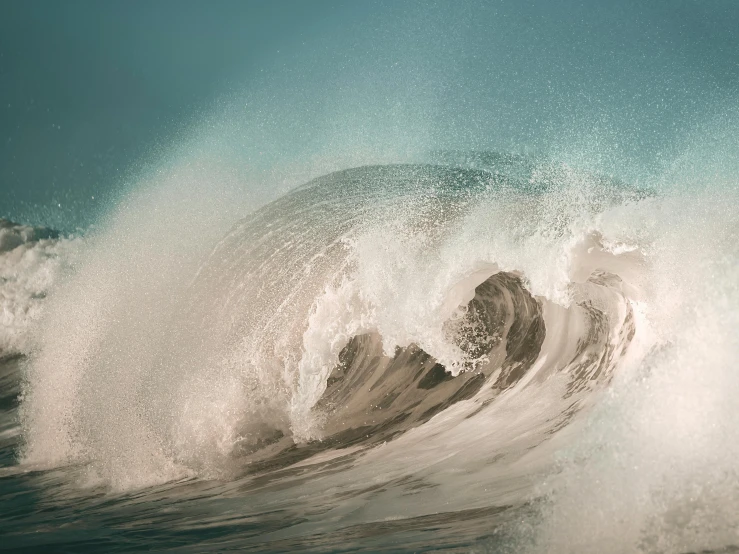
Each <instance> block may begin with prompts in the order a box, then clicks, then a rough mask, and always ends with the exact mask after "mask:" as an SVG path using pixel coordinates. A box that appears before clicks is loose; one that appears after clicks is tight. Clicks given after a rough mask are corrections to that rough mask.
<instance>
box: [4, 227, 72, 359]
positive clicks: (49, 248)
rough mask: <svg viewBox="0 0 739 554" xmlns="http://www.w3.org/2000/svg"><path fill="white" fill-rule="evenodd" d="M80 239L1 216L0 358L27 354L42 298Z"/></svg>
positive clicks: (62, 269)
mask: <svg viewBox="0 0 739 554" xmlns="http://www.w3.org/2000/svg"><path fill="white" fill-rule="evenodd" d="M80 240H81V239H79V238H63V237H61V236H60V235H59V233H58V232H56V231H54V230H53V229H49V228H47V227H31V226H28V225H20V224H18V223H14V222H12V221H9V220H7V219H0V358H5V357H9V356H15V355H18V354H24V353H27V350H28V348H29V345H30V338H29V337H30V333H29V329H30V328H31V326H32V324H33V323H34V322H35V321H37V320H38V319H39V317H40V316H41V313H42V305H43V302H42V301H43V299H44V298H45V297H46V295H47V294H48V293H49V291H50V290H51V289H52V287H53V286H54V284H55V283H56V282H57V280H58V278H59V276H60V274H61V273H62V272H63V271H64V270H65V268H66V267H68V266H69V264H70V263H71V260H72V259H73V257H74V252H75V251H76V250H77V245H78V243H79V242H80Z"/></svg>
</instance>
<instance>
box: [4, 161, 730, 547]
mask: <svg viewBox="0 0 739 554" xmlns="http://www.w3.org/2000/svg"><path fill="white" fill-rule="evenodd" d="M474 160H475V163H470V162H469V159H467V161H465V162H464V163H462V162H461V161H460V160H456V162H455V163H450V162H449V161H448V160H441V161H442V162H443V163H440V160H439V158H437V163H435V164H415V165H412V164H406V165H382V166H365V167H358V168H354V169H348V170H344V171H339V172H335V173H331V174H329V175H326V176H323V177H320V178H317V179H314V180H312V181H310V182H309V183H307V184H305V185H304V186H302V187H299V188H297V189H295V190H293V191H292V192H290V193H288V194H286V195H284V196H282V197H281V198H278V199H277V200H275V201H273V202H271V203H269V204H266V205H265V206H263V207H261V208H259V209H257V210H256V211H254V212H253V213H252V214H251V215H249V216H247V217H246V218H245V219H243V220H242V221H240V222H239V223H238V224H236V225H235V226H234V227H233V228H231V229H230V231H228V232H227V233H226V234H225V236H223V237H222V238H221V239H220V240H219V241H217V245H216V246H215V248H212V247H211V246H210V245H211V244H212V243H213V242H214V240H215V237H216V236H217V234H218V233H222V229H220V228H218V227H217V226H213V228H212V229H210V230H208V231H203V230H202V229H199V228H198V227H197V225H195V224H194V223H193V221H194V220H195V218H193V219H188V220H187V224H184V220H183V217H182V212H181V211H177V210H179V208H177V209H175V208H172V210H171V211H170V212H167V213H168V214H169V215H165V216H163V217H158V218H153V217H152V218H151V219H148V218H147V217H148V216H147V214H148V215H153V214H152V212H151V209H150V206H151V205H154V204H155V205H156V206H157V210H158V209H160V208H161V206H162V204H161V202H158V203H154V204H149V203H150V202H151V198H150V197H145V198H143V199H141V198H140V199H139V200H137V201H134V202H133V203H132V204H131V205H129V206H127V207H126V208H125V209H122V210H121V212H120V213H119V214H118V215H117V216H116V217H115V218H113V220H112V222H111V224H110V225H109V226H108V227H107V228H106V229H104V230H103V231H100V232H98V233H96V234H95V235H94V236H91V237H89V238H86V239H84V245H83V246H80V242H81V241H82V239H72V240H70V239H59V238H56V237H54V236H53V235H51V234H49V233H47V234H45V235H44V234H43V233H42V232H41V231H36V230H29V229H27V228H20V227H10V226H9V225H6V226H4V227H3V231H2V232H4V233H9V234H4V235H0V244H2V245H5V244H6V242H8V241H11V242H12V241H15V242H13V244H12V245H10V246H9V247H8V248H4V250H3V251H2V254H1V255H2V256H3V257H2V258H1V259H2V263H3V264H4V265H3V268H6V269H4V271H5V272H6V273H7V271H10V270H9V269H7V268H10V267H13V268H15V269H13V270H12V271H13V272H14V273H13V274H14V275H15V277H14V278H12V279H11V278H8V277H4V281H3V284H2V287H3V288H2V294H3V295H4V296H3V298H4V299H5V300H4V301H5V303H6V305H7V304H8V302H10V303H11V304H12V303H13V302H17V301H22V302H23V303H24V308H22V309H18V308H13V307H11V308H7V307H6V308H5V310H4V313H5V314H6V315H5V317H6V318H8V317H10V318H11V319H12V323H13V324H12V325H8V326H5V327H4V331H3V332H6V329H15V328H25V326H26V322H25V320H26V319H29V320H30V319H36V316H35V315H34V314H35V310H36V309H37V308H36V297H38V296H39V295H41V296H42V295H43V294H44V293H45V291H46V289H47V288H48V287H49V284H48V283H47V280H48V279H52V277H53V275H54V274H55V273H54V272H55V271H56V269H55V268H56V264H61V263H62V262H61V261H60V252H62V251H66V250H65V249H68V248H71V247H70V244H76V245H77V246H75V248H81V250H82V252H81V253H80V254H79V258H80V259H79V262H78V263H76V264H75V269H74V272H73V274H71V275H69V276H68V277H67V278H65V281H64V284H63V286H60V287H58V289H56V290H55V292H54V294H52V295H51V297H50V298H48V299H47V300H45V301H44V304H43V309H44V310H45V317H44V318H43V319H42V321H41V324H40V328H39V331H38V336H37V337H36V339H35V340H34V341H33V343H30V342H29V343H28V344H26V343H23V341H21V340H20V339H18V338H17V336H20V335H21V333H20V331H19V332H17V333H16V332H15V331H12V332H11V334H10V335H9V336H7V337H6V336H3V337H2V340H3V341H4V342H3V343H2V344H1V345H0V347H2V348H3V349H4V350H8V351H13V349H15V351H18V352H23V353H24V354H26V355H28V364H27V368H26V370H25V381H24V382H25V385H24V388H23V401H22V404H21V411H20V413H21V426H22V430H23V439H24V443H23V447H22V454H21V457H22V461H23V464H24V465H25V466H26V467H32V468H42V469H43V468H53V467H60V466H64V467H68V466H71V467H75V468H77V470H78V471H80V472H81V475H82V476H84V480H85V481H86V482H90V483H96V484H104V485H105V486H107V487H110V488H112V489H113V490H117V491H127V490H135V489H139V488H141V487H149V486H153V485H157V484H161V483H166V482H170V481H173V480H180V479H191V478H198V479H218V480H224V481H227V482H238V481H239V480H241V479H246V478H250V477H249V476H254V475H265V474H274V472H279V471H282V470H283V469H286V468H299V467H306V464H308V465H310V464H313V465H315V464H320V463H330V461H331V460H334V459H341V460H344V462H343V465H341V466H340V467H339V469H337V470H335V471H332V472H329V473H327V474H325V475H323V474H322V475H321V477H320V479H319V478H316V479H314V480H309V479H306V480H304V481H301V482H300V484H299V485H291V486H295V487H298V486H299V487H300V498H318V497H321V498H324V497H325V495H329V496H330V497H331V498H334V500H335V501H336V502H335V506H336V505H339V501H338V500H337V499H339V498H340V499H342V502H343V503H346V502H348V500H346V498H348V497H351V496H352V494H354V495H362V494H366V493H367V491H368V490H370V489H371V490H372V491H374V492H373V493H372V500H371V501H368V504H367V506H365V508H363V511H362V513H361V514H354V515H353V516H349V515H346V516H345V517H344V516H340V517H339V516H337V517H338V519H334V520H331V521H333V523H330V524H329V523H326V521H328V520H321V521H324V524H325V525H336V526H337V527H340V526H346V525H347V524H349V523H351V522H355V523H356V522H366V521H377V520H387V519H388V518H389V519H393V518H397V517H401V516H402V517H403V518H418V517H424V516H427V515H429V514H434V513H439V512H442V511H443V512H460V513H467V512H465V510H472V509H478V508H483V507H489V506H501V507H504V506H532V504H531V502H532V501H534V500H535V499H538V500H537V502H536V503H535V504H533V505H535V506H537V507H536V508H535V510H534V511H535V513H536V514H537V515H532V516H531V518H533V519H529V518H528V517H527V521H536V522H537V524H536V525H535V526H534V527H535V529H536V531H535V532H531V533H527V532H525V529H524V528H523V527H520V526H519V524H518V523H511V524H510V525H509V526H508V527H507V529H508V531H506V532H510V533H511V534H513V535H515V536H517V537H518V538H517V539H516V540H517V541H518V543H517V544H519V546H521V545H528V547H530V548H532V549H533V548H536V547H537V545H538V547H541V548H544V546H543V545H546V548H549V549H550V550H549V551H552V549H553V550H554V551H559V550H561V551H573V548H574V550H577V549H578V548H579V547H582V548H586V547H587V545H592V544H598V545H604V544H612V545H614V546H613V549H612V551H614V552H620V551H624V548H626V550H629V549H630V548H632V547H633V548H637V547H639V548H645V549H647V550H649V551H674V548H677V547H678V546H679V548H702V549H706V548H723V547H726V546H727V545H731V544H736V543H737V542H739V540H738V539H737V532H739V530H738V529H737V527H736V521H735V518H734V517H733V515H732V514H736V513H737V509H738V508H739V488H738V485H737V484H738V483H739V480H737V479H736V475H735V471H736V470H735V467H736V464H735V462H734V460H735V459H736V455H737V452H735V451H736V449H737V447H736V446H735V445H736V444H739V442H738V441H736V440H734V439H735V438H736V431H735V429H734V428H733V425H732V424H731V421H735V419H732V418H733V417H734V416H736V415H737V406H736V403H735V402H734V401H733V400H732V399H733V398H735V397H736V396H735V394H736V393H737V392H739V390H738V389H739V380H738V379H737V378H736V375H735V361H736V360H737V359H739V358H738V357H737V339H736V334H735V332H734V329H736V325H737V323H739V322H738V321H737V311H736V306H737V301H738V300H739V299H738V297H737V295H738V294H739V291H737V283H739V273H738V270H737V268H738V267H739V264H737V260H738V259H739V256H737V254H738V250H737V248H738V247H737V241H736V238H737V230H738V228H737V225H738V223H737V218H736V209H735V206H736V205H739V204H737V203H736V201H737V200H739V199H737V198H736V195H735V193H734V192H733V191H731V190H730V189H727V190H725V191H724V192H723V193H722V195H721V196H720V197H719V196H718V195H707V194H705V191H702V192H695V193H691V192H674V193H666V192H664V191H653V190H645V189H638V188H634V187H630V186H627V185H626V184H624V183H622V182H620V181H618V180H617V179H614V178H606V177H603V176H599V175H596V174H594V173H591V172H587V171H581V170H577V169H575V168H573V167H570V166H568V165H565V164H557V163H554V162H551V161H540V160H533V159H530V158H527V157H518V156H513V155H499V154H482V155H477V156H475V158H474ZM159 200H161V199H159ZM137 202H138V203H137ZM191 209H192V210H194V211H195V212H197V209H196V208H194V207H191ZM165 211H166V208H165ZM131 214H135V216H132V215H131ZM158 215H159V216H161V213H159V212H158ZM155 220H156V221H155ZM178 220H179V222H180V226H179V227H178V226H176V222H177V221H178ZM173 224H175V225H174V226H173ZM186 226H187V227H192V229H190V230H186V229H183V227H186ZM6 229H8V230H7V231H6ZM39 233H41V234H39ZM42 235H43V236H42ZM6 237H10V238H6ZM18 241H20V242H18ZM75 241H76V242H75ZM16 243H17V244H16ZM8 244H10V243H8ZM13 245H15V247H14V249H11V247H13ZM76 255H77V254H75V256H76ZM11 264H15V265H12V266H11ZM19 264H25V265H22V266H21V265H19ZM50 264H51V265H50ZM51 266H53V267H51ZM13 291H15V292H13ZM18 291H20V292H18ZM11 295H15V296H13V297H11ZM9 298H10V300H8V299H9ZM14 299H21V300H14ZM8 314H10V315H8ZM16 321H17V322H18V323H17V324H16V323H15V322H16ZM13 337H16V338H13ZM347 460H348V461H347ZM285 479H287V478H285ZM290 482H291V483H292V481H290ZM542 483H543V484H542ZM286 486H287V485H286ZM367 487H370V489H367ZM372 487H375V488H372ZM347 490H348V491H349V492H347ZM327 491H329V492H327ZM331 491H335V494H336V496H335V497H334V496H331V495H332V494H333V493H332V492H331ZM695 491H700V493H699V494H697V493H696V492H695ZM342 495H343V496H342ZM347 495H348V497H347ZM541 499H546V501H543V500H541ZM324 501H325V498H324ZM295 502H298V501H297V500H295ZM328 502H329V503H330V502H331V501H328ZM627 516H628V517H627ZM353 518H356V519H353ZM314 519H315V520H316V521H317V520H320V515H316V516H315V517H314ZM532 525H533V524H532ZM676 537H677V538H676ZM527 541H528V542H527ZM578 541H579V542H578ZM670 541H673V542H670ZM645 545H646V546H645ZM676 545H677V546H676ZM546 548H544V549H546ZM660 549H661V550H660ZM607 550H608V549H607V548H606V547H603V549H602V550H601V551H607Z"/></svg>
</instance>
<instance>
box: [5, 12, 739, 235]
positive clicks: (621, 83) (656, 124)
mask: <svg viewBox="0 0 739 554" xmlns="http://www.w3.org/2000/svg"><path fill="white" fill-rule="evenodd" d="M738 35H739V3H737V2H735V1H734V0H725V1H680V0H664V1H638V2H637V1H629V0H626V1H619V2H613V1H611V0H607V1H606V0H601V1H592V2H575V1H556V0H540V1H536V2H520V1H517V0H516V1H513V0H511V1H454V0H449V1H436V2H431V1H429V2H417V1H412V2H411V1H408V2H403V1H400V0H392V1H385V2H383V1H355V0H351V1H344V2H341V1H307V0H295V1H293V0H269V1H258V0H251V1H247V0H239V1H226V0H220V1H213V2H201V1H198V2H194V1H185V0H172V1H136V0H107V1H97V0H93V1H70V0H65V1H59V0H51V1H29V0H17V1H16V0H0V216H3V215H13V216H22V215H23V214H30V213H34V210H33V209H30V208H29V206H40V207H42V208H44V209H46V210H47V211H44V209H40V210H38V211H37V213H39V214H41V213H46V214H48V213H56V214H57V215H58V216H59V218H57V219H64V217H67V218H68V219H69V220H70V221H79V222H84V221H86V220H87V219H86V216H85V215H84V214H85V213H91V211H92V210H94V207H95V206H96V203H97V202H99V199H100V198H103V197H105V196H106V194H107V193H108V192H109V191H110V190H112V189H114V188H115V187H118V186H120V183H121V181H122V180H124V178H125V176H126V175H127V174H128V173H129V172H130V169H131V167H133V166H136V164H138V163H139V161H140V160H141V159H151V158H152V152H157V151H159V150H162V149H164V150H166V149H167V148H168V147H169V146H170V145H171V144H172V143H174V142H176V141H177V140H178V137H179V136H180V135H181V129H183V128H184V127H186V126H187V125H189V124H190V123H191V122H193V121H195V120H197V119H198V118H200V117H202V114H204V113H211V112H212V111H213V106H214V105H215V104H216V103H217V102H221V101H222V99H223V98H224V97H227V96H229V95H230V96H231V97H233V96H234V95H236V96H239V95H241V96H242V97H243V98H245V99H251V98H253V99H255V102H256V103H257V104H258V106H259V108H258V109H259V111H260V113H261V114H262V115H261V119H260V120H259V121H260V122H261V123H259V124H258V125H261V126H264V122H265V121H271V122H272V127H270V128H269V129H267V130H262V131H261V134H253V133H252V131H249V133H252V134H249V138H247V139H245V142H246V143H248V144H247V145H246V146H245V148H247V149H248V148H253V149H255V150H260V151H261V150H267V149H269V150H270V151H271V154H270V156H271V157H270V159H271V160H272V162H271V163H280V159H281V158H280V156H283V155H284V156H289V154H288V153H289V152H291V151H293V150H301V149H302V151H311V150H315V151H318V150H319V149H318V147H317V146H316V144H315V143H317V142H318V141H322V142H323V143H326V141H327V140H329V139H327V137H329V138H330V137H331V134H332V132H333V131H332V129H336V128H337V127H341V128H342V131H341V133H339V134H337V135H336V137H340V138H341V139H342V140H338V138H337V139H336V140H337V143H338V142H341V143H343V144H346V143H347V141H346V140H344V138H345V137H346V136H349V135H350V134H352V133H353V135H352V136H357V135H365V136H369V135H372V136H373V137H374V138H373V140H375V141H383V140H385V142H392V141H393V140H397V136H398V129H397V127H398V126H400V125H401V123H399V122H402V126H403V129H404V132H405V134H406V140H410V141H412V140H414V139H413V137H414V134H415V135H418V137H419V139H418V140H419V143H421V142H422V143H423V145H424V146H428V147H430V148H433V147H438V148H509V147H510V148H518V147H524V146H529V145H531V146H533V147H536V148H544V149H547V148H550V147H552V145H553V144H554V143H556V141H557V140H559V137H563V136H568V137H571V136H572V135H573V133H574V134H577V133H583V128H585V127H592V128H596V129H599V131H598V132H599V133H600V134H604V135H607V137H608V140H610V141H611V142H612V143H613V144H614V145H615V148H617V149H620V151H621V152H620V153H621V155H624V156H627V157H628V156H630V157H636V158H639V157H641V158H644V159H645V160H646V161H647V162H649V161H650V160H651V159H652V158H654V157H655V156H658V155H659V152H660V151H661V149H663V148H664V147H665V146H666V145H669V144H670V142H671V140H672V139H673V137H674V135H675V134H678V133H680V132H682V130H683V129H684V128H685V127H687V126H690V125H692V124H694V122H695V119H696V117H697V114H700V113H702V112H703V111H705V110H706V109H708V108H707V106H710V105H711V104H713V103H714V102H718V101H720V100H721V99H722V98H724V99H725V98H726V97H729V98H731V97H733V95H735V93H736V91H737V87H738V86H739V40H738V39H739V36H738ZM245 104H246V100H245ZM267 112H269V113H271V114H272V115H270V116H266V115H265V113H267ZM329 121H330V123H327V122H329ZM249 125H250V126H251V127H255V126H258V125H257V124H255V123H254V120H250V123H249ZM245 126H246V124H245ZM393 126H395V127H396V128H395V129H394V130H392V131H390V130H389V129H390V127H393ZM267 127H269V125H267ZM319 127H320V128H321V132H320V133H319V132H318V131H316V132H315V133H313V132H312V131H311V130H312V129H317V128H319ZM347 129H352V132H351V133H350V132H349V131H347ZM245 132H246V131H245ZM385 134H386V135H387V136H385ZM421 135H423V139H421V138H420V137H421ZM584 135H587V133H584ZM408 137H410V138H408ZM365 138H366V137H365ZM367 140H369V139H367ZM258 143H263V144H258ZM321 148H322V151H325V150H326V148H327V147H326V146H325V144H324V145H323V146H322V147H321ZM93 197H97V200H95V199H93ZM60 205H61V207H60ZM49 210H51V211H49ZM54 210H55V211H54ZM19 214H20V215H19ZM80 214H83V215H80ZM39 217H41V216H40V215H39ZM42 219H43V218H42ZM47 219H50V220H54V217H47ZM88 219H89V218H88Z"/></svg>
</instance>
